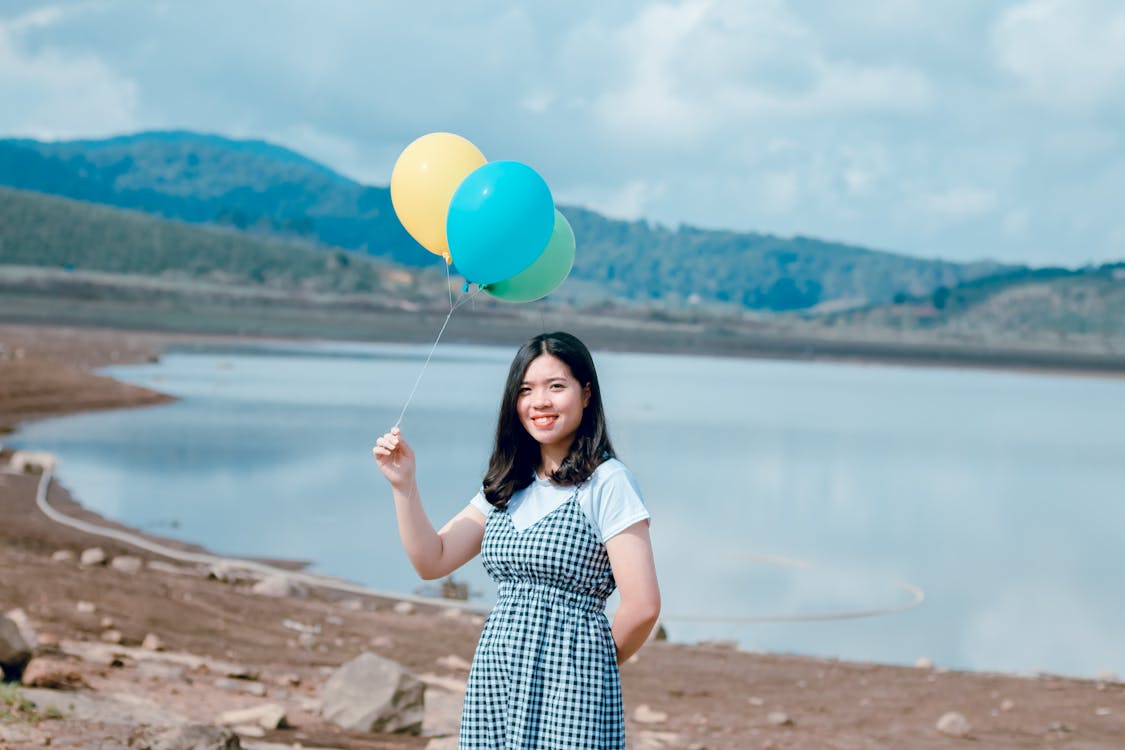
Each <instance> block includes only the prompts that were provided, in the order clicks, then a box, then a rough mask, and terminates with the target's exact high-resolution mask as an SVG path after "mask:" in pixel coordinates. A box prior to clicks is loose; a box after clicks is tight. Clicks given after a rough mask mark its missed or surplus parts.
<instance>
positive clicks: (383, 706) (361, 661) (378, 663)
mask: <svg viewBox="0 0 1125 750" xmlns="http://www.w3.org/2000/svg"><path fill="white" fill-rule="evenodd" d="M425 691H426V686H425V683H423V682H422V681H421V680H419V679H418V678H417V677H415V676H414V675H412V674H411V673H410V672H408V671H407V670H406V669H405V668H403V667H402V666H401V665H400V664H397V663H395V662H393V661H391V660H390V659H384V658H383V657H381V656H377V655H376V654H372V653H370V652H364V653H362V654H360V655H359V656H357V657H356V658H354V659H352V660H351V661H349V662H348V663H346V664H344V665H343V666H342V667H340V668H339V669H338V670H336V672H335V673H334V674H333V675H332V676H331V677H330V678H329V679H328V682H327V683H325V685H324V689H323V690H322V691H321V699H322V703H323V707H322V708H321V712H320V713H321V716H322V717H323V718H325V719H327V720H328V721H331V722H332V723H333V724H336V725H337V726H340V727H343V728H344V729H353V730H358V731H362V732H406V733H409V734H418V733H419V732H421V731H422V721H423V717H424V705H425Z"/></svg>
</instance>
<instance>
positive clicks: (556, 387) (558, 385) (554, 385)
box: [551, 383, 566, 391]
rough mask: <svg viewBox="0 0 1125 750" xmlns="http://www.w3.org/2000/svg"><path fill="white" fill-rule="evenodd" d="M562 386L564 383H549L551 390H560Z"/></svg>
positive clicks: (564, 385) (564, 386)
mask: <svg viewBox="0 0 1125 750" xmlns="http://www.w3.org/2000/svg"><path fill="white" fill-rule="evenodd" d="M563 388H566V384H565V383H552V384H551V390H552V391H561V390H562V389H563Z"/></svg>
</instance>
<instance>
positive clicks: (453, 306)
mask: <svg viewBox="0 0 1125 750" xmlns="http://www.w3.org/2000/svg"><path fill="white" fill-rule="evenodd" d="M445 276H446V286H448V287H449V314H448V315H446V316H445V321H444V322H443V323H442V324H441V330H439V331H438V334H437V338H435V339H434V343H433V346H431V347H430V353H429V354H427V355H426V361H425V362H423V363H422V370H421V371H420V372H419V373H418V377H417V378H416V379H415V381H414V387H413V388H411V389H410V395H409V396H407V397H406V403H405V404H403V406H402V411H401V412H400V413H399V415H398V419H396V420H395V423H394V427H392V428H391V429H394V428H395V427H399V426H401V425H402V418H403V417H405V416H406V410H407V408H408V407H409V406H410V402H411V401H413V400H414V394H415V393H416V392H417V391H418V385H419V384H420V383H421V382H422V376H423V375H425V374H426V368H427V367H429V366H430V360H431V359H432V358H433V356H434V351H435V350H437V345H438V342H439V341H441V335H442V334H443V333H445V328H446V326H448V325H449V319H450V318H452V317H453V313H454V312H456V311H457V308H459V307H462V306H464V305H465V303H466V302H469V301H471V300H472V299H473V298H474V297H476V296H477V295H478V294H480V292H481V290H482V289H483V287H481V286H480V285H478V286H477V288H476V289H475V290H474V291H473V293H472V294H466V295H464V296H463V297H461V299H459V300H457V303H456V304H454V302H453V288H452V286H451V281H452V279H451V278H450V276H449V266H448V265H446V267H445Z"/></svg>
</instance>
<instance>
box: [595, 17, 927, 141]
mask: <svg viewBox="0 0 1125 750" xmlns="http://www.w3.org/2000/svg"><path fill="white" fill-rule="evenodd" d="M607 38H608V46H609V48H610V49H614V50H618V51H619V54H618V55H617V57H616V58H615V59H614V60H613V63H614V67H616V68H618V69H620V70H622V71H624V73H623V75H619V79H620V80H618V81H616V82H614V83H611V84H610V85H609V86H608V87H607V89H606V90H604V91H603V92H602V93H601V94H600V96H599V97H598V98H597V105H596V106H597V115H598V117H599V118H600V120H601V121H602V122H603V123H604V124H605V125H606V126H607V127H609V128H611V129H612V130H614V131H616V132H618V133H619V134H621V135H622V136H624V137H627V138H630V139H633V138H641V139H644V140H646V141H653V142H664V143H672V142H676V141H681V140H683V139H693V138H703V137H708V136H712V135H714V134H715V133H718V132H726V133H734V132H737V129H738V128H740V127H743V126H744V123H747V122H754V121H755V120H756V119H760V118H778V117H780V118H810V117H829V116H833V115H845V116H846V115H850V114H856V113H864V112H917V111H923V110H925V109H926V108H927V107H928V106H929V105H930V104H931V102H932V98H933V96H932V91H931V87H930V84H929V82H928V80H927V79H926V77H925V75H924V74H922V73H921V72H920V71H918V70H914V69H912V68H910V67H908V66H905V65H902V64H899V63H894V64H890V63H888V64H881V65H868V64H862V63H857V62H855V61H852V60H848V59H837V58H833V57H831V56H829V55H826V54H825V53H824V52H823V51H822V50H821V49H820V47H819V44H818V40H817V38H816V37H815V36H813V35H812V34H811V33H810V32H809V31H808V30H807V29H806V28H805V27H804V26H803V25H802V23H801V20H800V19H799V18H797V17H796V16H794V15H793V14H792V13H791V12H790V11H789V10H788V9H787V7H786V6H785V5H784V4H783V3H780V2H768V3H754V4H746V3H740V2H734V1H733V0H714V1H704V0H685V1H684V2H681V3H679V4H656V5H650V6H647V7H645V8H644V9H642V11H641V12H640V13H639V14H638V15H637V16H636V17H635V18H634V19H632V20H631V21H630V22H629V23H627V24H625V25H623V26H621V27H620V28H618V29H616V30H614V31H612V32H610V33H609V34H608V35H607Z"/></svg>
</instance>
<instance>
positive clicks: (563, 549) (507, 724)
mask: <svg viewBox="0 0 1125 750" xmlns="http://www.w3.org/2000/svg"><path fill="white" fill-rule="evenodd" d="M481 558H482V559H483V561H484V567H485V570H487V571H488V574H489V576H491V577H492V579H493V580H494V581H496V582H497V583H498V584H499V595H498V599H497V602H496V606H495V607H494V608H493V610H492V613H491V614H490V615H489V616H488V620H487V621H486V622H485V625H484V632H482V633H481V637H480V643H479V644H478V646H477V652H476V656H475V657H474V658H473V666H472V669H471V671H470V672H469V685H468V690H467V692H466V694H465V708H464V711H463V713H462V715H461V737H460V745H459V747H460V748H461V750H482V749H483V748H488V750H517V749H518V750H523V749H524V748H536V749H537V750H580V749H581V748H590V749H591V750H592V749H593V748H597V750H603V749H607V750H609V749H615V748H624V747H625V718H624V710H623V708H622V703H621V682H620V677H619V675H618V671H617V650H616V648H615V646H614V644H613V636H612V634H611V632H610V626H609V620H607V619H606V616H605V611H604V610H605V600H606V597H608V596H609V595H610V594H611V593H613V591H614V589H615V588H616V586H617V584H616V583H615V582H614V580H613V573H612V571H611V570H610V566H609V557H608V556H607V555H606V552H605V546H604V545H603V544H602V543H601V542H600V541H599V539H598V536H597V534H596V533H595V532H594V529H593V528H592V527H591V525H590V522H589V521H588V520H587V518H586V514H585V513H584V512H583V511H582V508H581V506H580V505H579V502H578V491H577V490H575V492H574V494H573V495H571V497H570V499H568V500H567V501H566V502H564V503H563V504H562V505H560V506H559V507H558V508H556V509H555V510H553V511H552V512H551V513H549V514H547V515H546V516H544V517H543V518H541V519H539V521H537V522H536V523H535V524H534V525H532V526H531V527H529V528H527V529H524V530H523V531H516V529H515V527H514V526H513V525H512V519H511V516H510V515H509V514H508V513H507V512H506V511H503V510H495V509H494V510H492V511H491V512H489V514H488V520H487V522H486V525H485V532H484V541H483V543H482V545H481Z"/></svg>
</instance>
